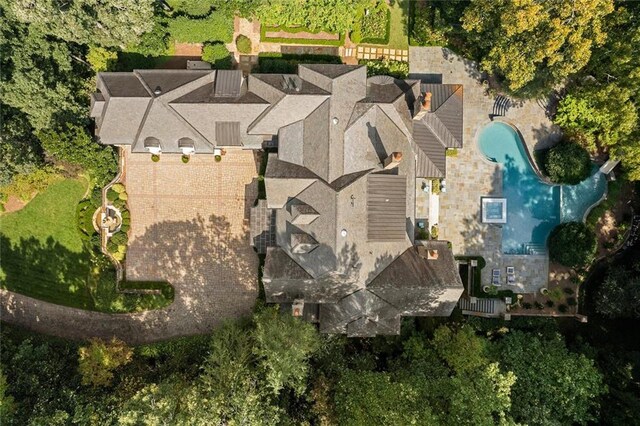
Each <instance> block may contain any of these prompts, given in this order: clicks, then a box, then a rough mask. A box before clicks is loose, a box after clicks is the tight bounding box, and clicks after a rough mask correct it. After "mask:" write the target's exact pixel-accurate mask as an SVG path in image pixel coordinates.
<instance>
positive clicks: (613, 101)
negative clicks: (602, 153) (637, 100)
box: [554, 83, 638, 154]
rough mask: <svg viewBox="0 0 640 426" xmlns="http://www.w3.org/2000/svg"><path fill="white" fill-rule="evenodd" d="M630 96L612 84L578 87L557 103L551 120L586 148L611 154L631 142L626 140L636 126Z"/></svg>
mask: <svg viewBox="0 0 640 426" xmlns="http://www.w3.org/2000/svg"><path fill="white" fill-rule="evenodd" d="M631 95H632V93H631V91H630V90H628V89H625V88H622V87H619V86H618V85H617V84H615V83H609V84H605V85H602V86H598V85H595V84H589V85H584V86H581V87H578V88H576V90H574V91H572V92H571V93H569V94H568V95H567V96H566V97H565V98H564V99H562V100H561V101H560V104H559V105H558V112H557V114H556V116H555V118H554V121H555V123H556V124H558V125H559V126H561V127H562V128H563V130H565V131H567V132H569V133H570V134H574V135H576V136H577V137H578V140H582V141H584V142H583V143H584V145H585V147H586V148H588V149H591V150H594V149H595V148H596V147H598V148H601V149H609V148H611V149H613V153H614V154H615V153H616V152H617V151H618V150H620V148H621V147H622V146H625V145H627V144H632V143H633V142H632V141H630V140H628V139H630V138H629V136H630V135H631V133H632V132H633V131H634V130H636V128H637V126H638V113H637V111H636V109H635V106H634V103H633V99H632V98H631Z"/></svg>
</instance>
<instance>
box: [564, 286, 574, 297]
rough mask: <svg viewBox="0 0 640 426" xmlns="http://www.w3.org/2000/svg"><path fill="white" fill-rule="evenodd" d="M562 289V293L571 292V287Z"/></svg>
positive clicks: (570, 293) (569, 293)
mask: <svg viewBox="0 0 640 426" xmlns="http://www.w3.org/2000/svg"><path fill="white" fill-rule="evenodd" d="M562 291H564V293H565V294H568V295H572V294H573V289H572V288H571V287H565V288H564V289H562Z"/></svg>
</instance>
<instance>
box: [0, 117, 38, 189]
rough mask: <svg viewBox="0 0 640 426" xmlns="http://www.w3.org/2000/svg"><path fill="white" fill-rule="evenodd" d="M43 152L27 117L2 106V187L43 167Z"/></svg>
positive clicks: (0, 120)
mask: <svg viewBox="0 0 640 426" xmlns="http://www.w3.org/2000/svg"><path fill="white" fill-rule="evenodd" d="M41 151H42V149H41V148H40V143H39V141H38V138H36V137H35V135H34V134H33V128H32V127H31V125H30V124H29V121H28V120H27V116H26V115H25V114H24V113H22V112H20V111H18V110H16V109H15V108H11V107H9V106H5V105H2V106H0V158H2V161H0V186H4V185H7V184H8V183H9V182H11V180H12V179H13V177H14V176H16V175H27V174H29V173H31V172H33V171H34V170H35V169H36V168H37V167H39V166H40V165H42V152H41Z"/></svg>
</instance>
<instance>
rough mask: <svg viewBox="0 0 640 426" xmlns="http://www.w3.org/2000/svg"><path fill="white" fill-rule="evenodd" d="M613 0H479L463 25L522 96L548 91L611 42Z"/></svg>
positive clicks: (486, 60) (484, 59)
mask: <svg viewBox="0 0 640 426" xmlns="http://www.w3.org/2000/svg"><path fill="white" fill-rule="evenodd" d="M612 11H613V0H595V1H586V0H582V1H577V2H567V1H543V0H524V1H519V2H513V1H493V0H474V1H472V2H471V3H470V5H469V6H468V7H467V8H466V10H465V13H464V16H463V18H462V19H463V27H464V29H465V30H466V31H467V32H468V40H469V43H470V44H471V45H473V46H474V47H475V49H477V52H478V55H479V57H480V58H481V66H482V68H483V69H484V70H485V71H487V72H491V73H495V74H496V75H497V76H499V77H501V78H503V79H504V81H505V86H506V88H507V89H508V90H509V91H511V92H512V93H515V94H519V95H533V94H540V93H545V92H547V91H549V90H550V89H552V88H553V87H554V86H556V85H558V84H562V83H563V82H564V81H565V79H566V78H567V77H569V76H571V75H572V74H574V73H576V72H577V71H579V70H580V69H582V68H583V67H584V66H585V65H587V63H588V61H589V58H590V57H591V52H592V50H593V48H596V47H598V46H601V45H602V44H603V43H604V42H605V40H606V37H607V35H606V33H605V31H604V29H603V26H604V19H605V17H606V16H607V15H608V14H610V13H611V12H612Z"/></svg>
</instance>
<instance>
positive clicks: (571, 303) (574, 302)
mask: <svg viewBox="0 0 640 426" xmlns="http://www.w3.org/2000/svg"><path fill="white" fill-rule="evenodd" d="M577 304H578V301H577V300H576V298H575V297H567V305H569V306H576V305H577Z"/></svg>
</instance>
